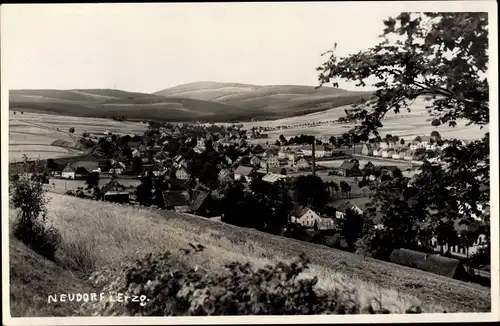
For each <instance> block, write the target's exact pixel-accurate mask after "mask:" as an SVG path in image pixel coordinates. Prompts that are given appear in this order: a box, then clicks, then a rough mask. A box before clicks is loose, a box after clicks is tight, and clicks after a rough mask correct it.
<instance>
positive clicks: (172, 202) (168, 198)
mask: <svg viewBox="0 0 500 326" xmlns="http://www.w3.org/2000/svg"><path fill="white" fill-rule="evenodd" d="M190 199H191V198H190V196H189V193H188V192H187V191H185V190H180V191H178V190H176V191H171V190H167V191H164V192H163V200H164V201H165V206H167V207H172V206H187V205H189V202H190Z"/></svg>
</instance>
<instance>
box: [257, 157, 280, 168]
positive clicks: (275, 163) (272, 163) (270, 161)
mask: <svg viewBox="0 0 500 326" xmlns="http://www.w3.org/2000/svg"><path fill="white" fill-rule="evenodd" d="M263 162H264V163H267V164H266V167H267V166H268V167H269V168H277V167H280V160H279V158H278V157H277V156H274V155H269V156H267V157H266V159H265V160H264V161H263ZM261 165H262V162H261Z"/></svg>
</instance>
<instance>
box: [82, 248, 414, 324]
mask: <svg viewBox="0 0 500 326" xmlns="http://www.w3.org/2000/svg"><path fill="white" fill-rule="evenodd" d="M198 246H200V245H198ZM308 264H309V261H308V259H307V258H306V257H305V256H301V257H300V259H298V260H297V261H295V262H293V263H290V264H286V263H282V262H281V263H278V264H276V265H274V266H271V265H267V266H266V267H264V268H261V269H255V268H253V267H252V266H251V265H250V264H249V263H245V264H243V263H239V262H233V263H230V264H227V265H226V266H225V267H226V268H227V272H225V273H221V274H212V273H208V272H207V271H205V270H204V269H202V268H198V267H195V268H190V267H187V266H186V265H184V264H182V263H179V262H178V261H176V260H175V259H173V258H172V256H171V254H170V253H169V252H167V253H164V254H160V253H159V254H156V255H153V254H149V255H147V256H146V257H145V258H143V259H142V260H138V261H137V262H136V263H135V264H134V265H132V266H129V267H127V268H125V269H124V270H123V271H122V272H121V273H119V274H118V275H116V274H115V273H114V272H111V273H101V272H99V273H94V274H93V275H92V276H91V277H90V279H91V281H92V282H93V283H94V286H96V287H100V285H99V284H103V283H104V284H106V285H105V286H104V288H103V289H102V292H104V293H123V294H124V297H127V296H128V297H130V298H131V299H130V300H128V302H118V301H117V300H114V301H111V300H107V301H106V300H104V301H95V302H88V303H85V304H84V305H83V306H82V309H81V311H80V313H83V314H85V312H89V311H91V312H93V313H94V315H99V316H109V315H114V316H117V315H129V316H207V315H297V314H301V315H312V314H359V313H371V314H376V313H390V312H389V310H387V309H385V308H383V307H380V305H379V307H374V306H373V305H370V306H367V307H361V305H360V304H359V303H358V302H357V300H356V299H354V298H355V296H354V294H353V293H351V292H349V291H346V290H337V291H335V292H334V293H331V292H326V291H324V290H321V289H318V288H317V287H316V283H317V281H318V279H317V277H314V278H300V279H299V275H300V274H301V273H302V272H303V271H304V270H306V269H307V268H308ZM134 301H135V302H134ZM141 301H142V302H143V303H142V304H141ZM420 312H421V310H420V308H419V307H416V308H415V307H412V308H411V309H408V310H407V311H406V313H420Z"/></svg>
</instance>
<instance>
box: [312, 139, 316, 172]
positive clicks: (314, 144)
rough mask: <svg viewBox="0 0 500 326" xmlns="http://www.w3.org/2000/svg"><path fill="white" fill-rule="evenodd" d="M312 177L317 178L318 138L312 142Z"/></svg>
mask: <svg viewBox="0 0 500 326" xmlns="http://www.w3.org/2000/svg"><path fill="white" fill-rule="evenodd" d="M312 175H313V176H316V138H315V137H314V136H313V142H312Z"/></svg>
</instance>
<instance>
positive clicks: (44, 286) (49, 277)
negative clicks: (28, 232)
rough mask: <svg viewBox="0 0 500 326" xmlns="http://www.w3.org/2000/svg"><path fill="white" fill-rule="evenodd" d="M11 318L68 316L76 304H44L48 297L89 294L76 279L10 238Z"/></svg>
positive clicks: (88, 290) (77, 278) (86, 286)
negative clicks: (53, 295)
mask: <svg viewBox="0 0 500 326" xmlns="http://www.w3.org/2000/svg"><path fill="white" fill-rule="evenodd" d="M9 251H10V261H9V263H10V265H9V267H10V306H11V315H12V317H42V316H46V317H56V316H61V317H64V316H71V315H73V313H74V310H75V309H78V305H77V304H76V303H51V304H48V303H47V297H48V295H50V294H56V293H57V294H61V293H84V292H92V291H91V290H90V287H89V286H88V285H87V284H86V283H85V282H84V281H82V279H80V278H79V277H78V276H76V275H75V274H74V273H71V272H70V271H68V270H66V269H64V268H62V267H61V266H59V265H57V264H56V263H54V262H52V261H49V260H47V259H46V258H44V257H43V256H40V255H39V254H37V253H35V252H34V251H33V250H31V249H30V248H28V247H26V246H25V245H24V244H23V243H22V242H20V241H18V240H16V239H14V238H13V237H12V236H11V238H10V245H9Z"/></svg>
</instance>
